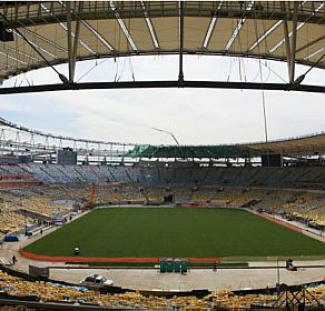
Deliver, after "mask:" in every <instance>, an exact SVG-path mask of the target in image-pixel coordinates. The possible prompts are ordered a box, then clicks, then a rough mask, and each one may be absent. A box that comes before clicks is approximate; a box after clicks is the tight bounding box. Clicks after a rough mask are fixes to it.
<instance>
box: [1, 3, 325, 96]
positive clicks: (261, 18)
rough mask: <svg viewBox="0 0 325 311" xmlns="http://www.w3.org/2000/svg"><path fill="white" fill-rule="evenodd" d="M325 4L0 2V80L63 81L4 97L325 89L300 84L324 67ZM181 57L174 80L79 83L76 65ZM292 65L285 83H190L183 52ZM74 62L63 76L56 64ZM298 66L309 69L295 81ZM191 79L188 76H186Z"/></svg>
mask: <svg viewBox="0 0 325 311" xmlns="http://www.w3.org/2000/svg"><path fill="white" fill-rule="evenodd" d="M324 46H325V3H324V1H71V2H69V1H2V2H1V3H0V81H5V80H6V79H8V78H10V77H13V76H16V75H18V74H20V73H24V72H28V71H30V70H34V69H38V68H43V67H51V68H52V69H53V70H54V71H55V72H56V73H57V75H58V77H59V78H60V80H61V82H62V83H59V84H50V85H31V86H26V87H25V86H24V87H2V88H0V94H8V93H18V92H41V91H54V90H69V89H94V88H97V89H100V88H103V89H108V88H149V87H160V88H162V87H205V88H240V89H265V90H298V91H311V92H325V87H324V85H306V84H302V81H303V79H304V77H305V75H306V74H308V72H309V70H311V69H312V68H322V69H324V68H325V47H324ZM162 54H176V55H178V56H179V74H178V77H177V78H175V81H124V82H108V81H101V82H87V83H80V82H79V83H77V82H75V72H76V66H77V62H78V61H82V60H91V59H99V58H117V57H123V56H135V55H162ZM184 54H196V55H228V56H239V57H247V58H258V59H270V60H279V61H285V62H287V67H288V79H287V82H286V83H263V82H261V83H256V82H246V81H243V82H236V81H188V80H186V79H185V77H184V68H183V55H184ZM64 63H65V64H67V65H68V68H69V70H68V72H69V74H68V76H64V75H63V74H62V73H61V72H60V71H59V69H57V68H56V67H55V65H57V64H64ZM295 64H305V65H307V66H309V68H307V69H306V72H305V74H303V75H301V76H299V77H297V76H296V74H295ZM185 76H186V75H185Z"/></svg>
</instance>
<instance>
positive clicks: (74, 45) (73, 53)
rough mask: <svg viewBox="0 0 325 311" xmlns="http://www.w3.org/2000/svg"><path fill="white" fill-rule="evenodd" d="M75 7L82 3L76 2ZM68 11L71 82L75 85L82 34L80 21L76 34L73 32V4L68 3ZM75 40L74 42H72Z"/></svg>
mask: <svg viewBox="0 0 325 311" xmlns="http://www.w3.org/2000/svg"><path fill="white" fill-rule="evenodd" d="M75 5H76V7H77V5H79V7H80V6H81V2H75ZM66 10H67V28H68V33H67V35H68V58H69V82H70V83H73V81H74V77H75V71H76V60H77V52H78V44H79V32H80V19H79V18H78V19H77V20H76V29H75V32H73V31H72V18H71V16H72V14H71V2H70V1H67V2H66ZM73 38H74V41H73V40H72V39H73Z"/></svg>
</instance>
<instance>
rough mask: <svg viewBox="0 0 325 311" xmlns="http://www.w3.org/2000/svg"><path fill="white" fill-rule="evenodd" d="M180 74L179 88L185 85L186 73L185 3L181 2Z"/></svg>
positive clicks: (179, 3)
mask: <svg viewBox="0 0 325 311" xmlns="http://www.w3.org/2000/svg"><path fill="white" fill-rule="evenodd" d="M178 5H179V72H178V84H179V87H183V85H184V71H183V50H184V2H183V1H179V2H178Z"/></svg>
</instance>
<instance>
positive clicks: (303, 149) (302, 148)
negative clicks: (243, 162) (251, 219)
mask: <svg viewBox="0 0 325 311" xmlns="http://www.w3.org/2000/svg"><path fill="white" fill-rule="evenodd" d="M268 153H270V154H282V155H283V156H286V157H291V158H300V157H309V156H318V155H324V154H325V133H320V134H315V135H309V136H304V137H299V138H293V139H286V140H279V141H271V142H268V143H265V142H260V143H249V144H236V145H217V146H136V147H134V148H133V149H132V150H131V151H129V152H128V153H127V154H126V156H129V157H139V158H199V159H202V158H208V159H211V158H215V159H218V158H254V157H259V156H262V155H266V154H268Z"/></svg>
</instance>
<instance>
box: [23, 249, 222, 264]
mask: <svg viewBox="0 0 325 311" xmlns="http://www.w3.org/2000/svg"><path fill="white" fill-rule="evenodd" d="M19 253H20V254H21V255H22V256H23V257H25V258H28V259H32V260H37V261H48V262H81V263H89V262H102V263H144V264H147V263H153V264H158V263H159V262H160V258H159V257H86V256H48V255H39V254H35V253H31V252H26V251H24V250H23V249H20V250H19ZM187 261H188V262H189V263H215V262H217V263H220V261H221V259H220V258H219V257H192V258H187Z"/></svg>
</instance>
